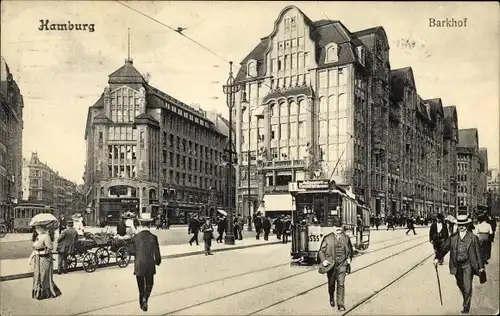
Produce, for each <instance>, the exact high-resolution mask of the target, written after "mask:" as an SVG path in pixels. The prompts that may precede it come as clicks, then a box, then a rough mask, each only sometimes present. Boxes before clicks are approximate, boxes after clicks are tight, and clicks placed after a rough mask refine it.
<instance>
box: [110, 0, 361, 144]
mask: <svg viewBox="0 0 500 316" xmlns="http://www.w3.org/2000/svg"><path fill="white" fill-rule="evenodd" d="M115 2H117V3H119V4H121V5H123V6H124V7H126V8H128V9H130V10H132V11H134V12H136V13H139V14H140V15H142V16H144V17H146V18H148V19H150V20H152V21H154V22H156V23H158V24H160V25H162V26H164V27H166V28H168V29H169V30H171V31H173V32H175V33H177V34H179V35H182V36H183V37H185V38H186V39H188V40H189V41H191V42H193V43H194V44H196V45H198V46H200V47H201V48H203V49H204V50H206V51H208V52H209V53H211V54H212V55H214V56H216V57H217V58H219V59H221V60H223V61H225V62H228V63H229V62H230V61H229V60H228V59H227V58H224V57H222V56H221V55H219V54H217V53H216V52H214V51H213V50H212V49H210V48H208V47H207V46H205V45H203V44H201V43H200V42H198V41H197V40H195V39H192V38H191V37H189V36H188V35H186V34H184V33H181V32H178V31H177V30H176V29H175V28H173V27H171V26H169V25H167V24H165V23H163V22H161V21H159V20H157V19H155V18H153V17H151V16H149V15H147V14H146V13H144V12H141V11H139V10H137V9H135V8H133V7H131V6H129V5H127V4H124V3H122V2H121V1H119V0H115ZM233 67H234V68H236V69H237V70H238V71H242V72H243V73H244V74H245V75H246V76H248V77H250V78H252V79H259V78H258V77H255V76H252V75H250V74H249V73H248V72H247V71H246V70H245V69H244V68H241V67H238V66H237V65H235V64H234V63H233ZM262 84H264V85H265V86H266V87H268V88H270V89H272V87H271V86H269V85H267V84H266V83H265V82H262ZM274 92H276V93H277V94H279V95H280V96H282V97H284V98H287V96H286V95H284V94H283V93H281V91H278V90H276V91H274ZM297 106H298V108H299V109H301V107H300V105H299V104H297ZM303 109H304V110H306V112H309V113H311V114H312V115H313V116H315V117H317V118H319V119H320V120H323V121H325V122H328V119H325V118H324V117H322V116H321V115H319V114H315V113H314V112H313V111H311V110H309V109H307V108H303ZM299 112H300V111H299ZM351 137H352V136H351Z"/></svg>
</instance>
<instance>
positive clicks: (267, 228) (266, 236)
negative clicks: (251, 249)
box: [262, 216, 271, 240]
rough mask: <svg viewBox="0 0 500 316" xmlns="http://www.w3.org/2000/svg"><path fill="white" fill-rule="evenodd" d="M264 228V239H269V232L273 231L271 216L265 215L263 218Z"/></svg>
mask: <svg viewBox="0 0 500 316" xmlns="http://www.w3.org/2000/svg"><path fill="white" fill-rule="evenodd" d="M262 228H263V229H264V240H269V233H270V232H271V219H270V218H269V216H267V217H264V219H263V220H262Z"/></svg>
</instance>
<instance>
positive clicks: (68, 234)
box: [57, 221, 78, 274]
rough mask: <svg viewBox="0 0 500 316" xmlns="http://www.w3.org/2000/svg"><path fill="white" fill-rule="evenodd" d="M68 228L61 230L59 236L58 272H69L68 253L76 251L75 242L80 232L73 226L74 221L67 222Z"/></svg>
mask: <svg viewBox="0 0 500 316" xmlns="http://www.w3.org/2000/svg"><path fill="white" fill-rule="evenodd" d="M67 226H68V227H67V228H66V229H65V230H63V231H62V232H61V234H60V235H59V238H58V244H57V252H58V253H59V262H58V266H59V268H58V271H57V273H58V274H61V273H64V274H66V273H68V255H70V254H73V253H74V252H75V244H76V242H77V241H78V232H77V231H76V230H75V229H74V228H73V222H72V221H68V222H67Z"/></svg>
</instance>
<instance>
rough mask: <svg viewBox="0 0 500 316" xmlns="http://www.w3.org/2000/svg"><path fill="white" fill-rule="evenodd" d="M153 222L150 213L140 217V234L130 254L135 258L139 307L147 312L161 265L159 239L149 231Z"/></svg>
mask: <svg viewBox="0 0 500 316" xmlns="http://www.w3.org/2000/svg"><path fill="white" fill-rule="evenodd" d="M152 221H153V219H152V218H151V214H149V213H143V214H141V215H140V216H139V218H138V222H139V227H138V231H139V233H137V234H136V235H135V236H134V238H133V239H132V243H131V245H130V254H131V255H132V256H135V261H134V274H135V278H136V279H137V287H138V288H139V306H140V307H141V309H142V310H143V311H145V312H146V311H147V310H148V299H149V296H150V295H151V291H152V290H153V284H154V275H155V274H156V267H155V265H157V266H159V265H160V263H161V254H160V246H159V244H158V237H156V235H153V234H152V233H151V232H150V231H149V224H150V223H151V222H152Z"/></svg>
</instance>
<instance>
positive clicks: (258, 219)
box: [253, 213, 262, 239]
mask: <svg viewBox="0 0 500 316" xmlns="http://www.w3.org/2000/svg"><path fill="white" fill-rule="evenodd" d="M253 223H254V225H255V233H256V235H255V239H260V233H261V232H262V217H261V214H260V213H257V214H256V215H255V218H254V219H253Z"/></svg>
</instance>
